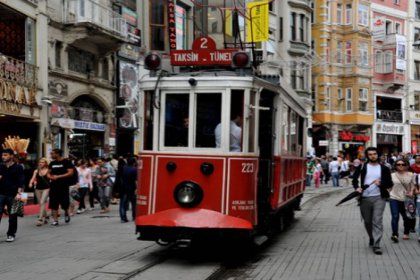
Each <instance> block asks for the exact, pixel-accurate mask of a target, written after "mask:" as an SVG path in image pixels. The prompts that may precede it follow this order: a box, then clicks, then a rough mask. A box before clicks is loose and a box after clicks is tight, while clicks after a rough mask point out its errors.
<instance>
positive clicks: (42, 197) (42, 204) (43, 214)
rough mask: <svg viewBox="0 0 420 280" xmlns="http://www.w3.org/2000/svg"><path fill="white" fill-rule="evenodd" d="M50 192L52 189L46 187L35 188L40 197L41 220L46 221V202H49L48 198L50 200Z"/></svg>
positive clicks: (38, 197)
mask: <svg viewBox="0 0 420 280" xmlns="http://www.w3.org/2000/svg"><path fill="white" fill-rule="evenodd" d="M49 193H50V189H45V190H35V195H36V197H37V199H38V203H39V217H38V219H39V220H42V221H44V220H45V218H46V217H47V209H46V204H47V200H48V196H49Z"/></svg>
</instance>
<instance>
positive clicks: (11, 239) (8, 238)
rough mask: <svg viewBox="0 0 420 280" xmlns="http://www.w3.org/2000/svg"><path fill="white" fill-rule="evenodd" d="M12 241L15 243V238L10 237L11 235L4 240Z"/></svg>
mask: <svg viewBox="0 0 420 280" xmlns="http://www.w3.org/2000/svg"><path fill="white" fill-rule="evenodd" d="M13 241H15V237H14V236H11V235H8V236H7V238H6V242H13Z"/></svg>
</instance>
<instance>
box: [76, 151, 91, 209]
mask: <svg viewBox="0 0 420 280" xmlns="http://www.w3.org/2000/svg"><path fill="white" fill-rule="evenodd" d="M77 171H78V174H79V194H80V203H79V208H78V209H77V214H81V213H83V212H85V210H86V205H85V196H86V193H87V192H88V191H89V190H90V191H92V190H93V183H92V173H91V171H90V168H88V167H87V163H86V161H85V160H83V159H81V160H79V166H78V167H77Z"/></svg>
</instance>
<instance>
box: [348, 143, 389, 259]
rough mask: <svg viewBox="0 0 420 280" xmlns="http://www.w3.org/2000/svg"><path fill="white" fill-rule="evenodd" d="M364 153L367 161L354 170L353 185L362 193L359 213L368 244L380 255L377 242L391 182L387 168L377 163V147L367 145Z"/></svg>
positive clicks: (380, 251)
mask: <svg viewBox="0 0 420 280" xmlns="http://www.w3.org/2000/svg"><path fill="white" fill-rule="evenodd" d="M365 154H366V157H367V158H368V162H367V163H366V164H364V165H362V166H360V167H359V168H357V170H356V171H355V172H354V175H353V187H354V188H355V189H356V191H357V192H360V193H361V194H362V199H361V201H360V213H361V214H362V218H363V221H364V223H365V228H366V231H367V233H368V235H369V246H372V247H373V252H374V253H375V254H377V255H382V250H381V248H380V247H379V244H380V241H381V239H382V236H383V216H384V209H385V205H386V199H387V198H389V192H388V189H390V188H392V186H393V183H392V178H391V172H390V171H389V169H388V168H387V167H386V166H384V165H382V164H380V163H379V156H378V151H377V149H376V148H374V147H369V148H367V149H366V151H365ZM359 177H360V181H359Z"/></svg>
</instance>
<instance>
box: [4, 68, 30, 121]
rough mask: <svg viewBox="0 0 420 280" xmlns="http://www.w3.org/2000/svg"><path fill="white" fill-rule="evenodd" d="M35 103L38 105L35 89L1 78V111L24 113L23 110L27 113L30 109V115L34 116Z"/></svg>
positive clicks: (16, 113) (14, 113)
mask: <svg viewBox="0 0 420 280" xmlns="http://www.w3.org/2000/svg"><path fill="white" fill-rule="evenodd" d="M0 69H1V67H0ZM24 105H26V106H28V107H26V106H24ZM34 105H36V100H35V92H34V90H31V89H28V88H27V87H22V86H20V85H17V84H15V83H11V82H8V81H4V80H2V79H0V112H2V113H6V114H12V115H23V114H24V113H23V111H25V113H26V111H29V115H30V116H31V117H33V116H34V110H35V107H34ZM28 108H29V109H28ZM23 109H25V110H23ZM22 110H23V111H22Z"/></svg>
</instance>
